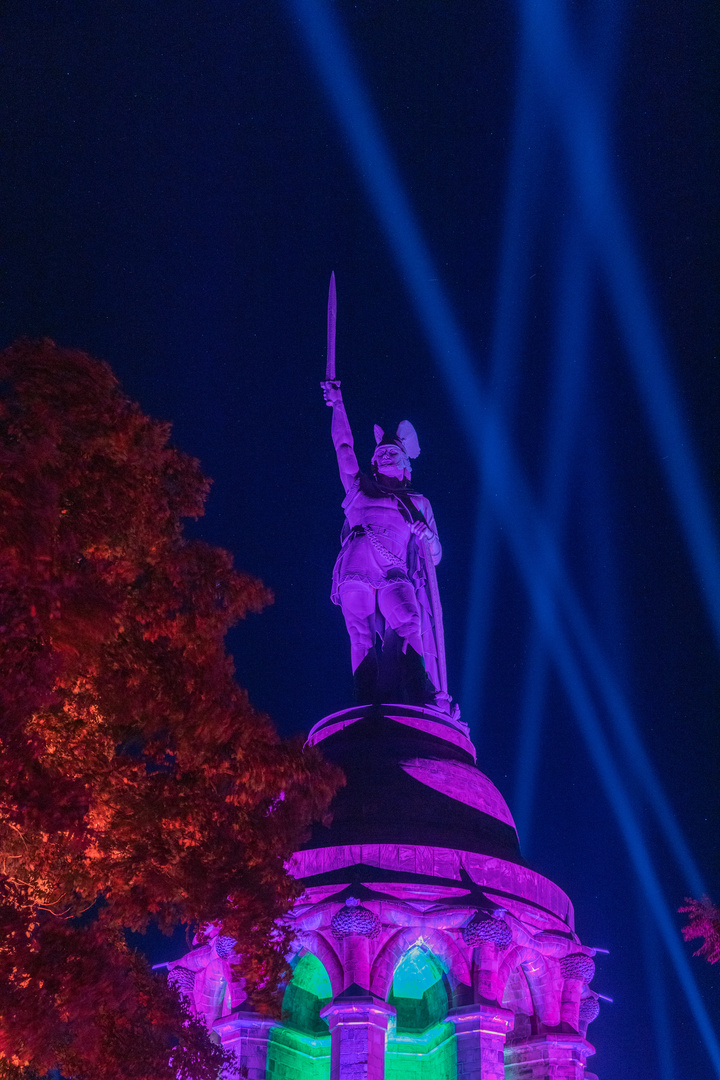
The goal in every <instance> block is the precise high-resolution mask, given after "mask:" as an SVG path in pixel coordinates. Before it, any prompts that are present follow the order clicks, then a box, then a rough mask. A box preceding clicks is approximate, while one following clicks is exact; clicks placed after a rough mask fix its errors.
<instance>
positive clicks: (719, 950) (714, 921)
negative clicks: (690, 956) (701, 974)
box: [680, 896, 720, 964]
mask: <svg viewBox="0 0 720 1080" xmlns="http://www.w3.org/2000/svg"><path fill="white" fill-rule="evenodd" d="M685 904H686V906H685V907H681V908H680V911H682V912H686V913H687V914H688V915H689V916H690V922H689V923H688V925H687V926H683V928H682V935H683V937H684V938H685V940H686V941H692V939H693V938H699V937H701V938H704V939H705V940H704V941H703V944H702V945H701V946H700V948H699V949H697V950H696V951H695V956H704V957H705V959H706V960H707V961H708V963H709V964H717V962H718V961H719V960H720V908H719V907H718V906H717V905H716V904H713V903H712V902H711V901H710V900H709V898H708V897H707V896H703V898H702V900H692V899H689V898H687V897H686V899H685Z"/></svg>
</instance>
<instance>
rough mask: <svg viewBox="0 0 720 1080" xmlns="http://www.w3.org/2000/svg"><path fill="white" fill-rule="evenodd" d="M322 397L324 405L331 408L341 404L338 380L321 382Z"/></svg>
mask: <svg viewBox="0 0 720 1080" xmlns="http://www.w3.org/2000/svg"><path fill="white" fill-rule="evenodd" d="M320 385H321V387H322V392H323V397H324V398H325V404H326V405H329V406H330V408H333V407H334V406H335V405H338V404H339V403H341V402H342V392H341V390H340V380H339V379H333V380H331V381H330V382H321V383H320Z"/></svg>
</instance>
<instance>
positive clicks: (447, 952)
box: [370, 926, 470, 1001]
mask: <svg viewBox="0 0 720 1080" xmlns="http://www.w3.org/2000/svg"><path fill="white" fill-rule="evenodd" d="M415 945H420V946H421V947H425V948H426V949H427V951H428V952H429V953H432V955H433V956H434V957H435V958H436V959H437V960H439V961H440V963H441V965H442V966H443V968H444V969H445V973H446V976H447V979H448V983H449V986H450V991H451V994H452V995H453V997H454V996H455V993H456V990H457V987H458V985H459V984H461V983H462V984H464V985H465V986H469V985H470V969H469V968H468V963H467V960H466V959H465V957H464V956H463V954H462V953H461V951H460V949H459V948H458V946H457V945H456V944H455V942H454V941H453V939H452V938H451V937H450V935H449V934H446V933H445V932H444V931H442V930H437V929H435V928H434V927H418V926H414V927H413V926H406V927H403V928H402V929H401V930H398V932H397V933H396V934H394V935H393V937H391V938H390V939H389V940H388V941H387V942H386V943H385V945H384V946H383V948H382V949H381V950H380V952H379V953H378V955H377V956H376V957H375V960H374V961H373V965H372V970H371V973H370V989H371V991H372V993H373V994H377V996H378V997H380V998H382V999H383V1001H385V1000H387V996H388V994H389V993H390V987H391V986H392V980H393V975H394V973H395V968H396V967H397V966H398V964H399V963H400V961H401V960H402V958H403V956H404V955H405V953H406V952H407V951H408V949H411V948H412V947H413V946H415Z"/></svg>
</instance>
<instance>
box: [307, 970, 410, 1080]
mask: <svg viewBox="0 0 720 1080" xmlns="http://www.w3.org/2000/svg"><path fill="white" fill-rule="evenodd" d="M349 989H350V990H353V989H354V988H353V987H350V988H349ZM357 989H358V990H360V988H359V987H358V988H357ZM320 1015H321V1016H322V1017H324V1018H325V1019H326V1020H327V1022H328V1025H329V1027H330V1037H331V1042H330V1080H384V1077H385V1044H386V1041H387V1030H388V1024H389V1022H390V1018H391V1017H392V1016H394V1015H395V1009H394V1008H393V1007H392V1005H388V1004H387V1003H386V1002H384V1001H380V1000H379V999H378V998H376V997H373V996H372V995H370V994H361V993H358V994H357V996H356V995H354V994H352V993H350V994H348V993H347V991H344V992H343V993H342V994H340V995H339V996H338V997H337V998H336V999H335V1001H332V1002H331V1003H330V1004H329V1005H326V1006H325V1008H324V1009H322V1011H321V1013H320Z"/></svg>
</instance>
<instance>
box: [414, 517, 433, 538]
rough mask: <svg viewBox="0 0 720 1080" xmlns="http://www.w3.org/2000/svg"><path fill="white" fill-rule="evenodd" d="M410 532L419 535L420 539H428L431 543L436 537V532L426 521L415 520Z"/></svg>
mask: <svg viewBox="0 0 720 1080" xmlns="http://www.w3.org/2000/svg"><path fill="white" fill-rule="evenodd" d="M410 532H411V533H413V535H414V536H417V538H418V540H427V542H428V543H431V542H432V541H433V540H434V539H435V533H434V532H433V531H432V529H431V528H429V527H428V526H427V525H426V524H425V522H424V521H413V523H412V524H411V526H410Z"/></svg>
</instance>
